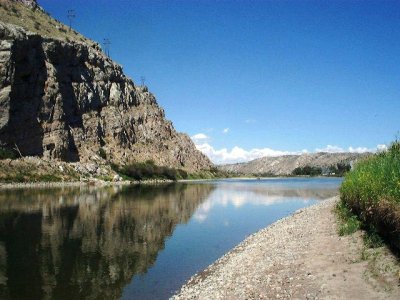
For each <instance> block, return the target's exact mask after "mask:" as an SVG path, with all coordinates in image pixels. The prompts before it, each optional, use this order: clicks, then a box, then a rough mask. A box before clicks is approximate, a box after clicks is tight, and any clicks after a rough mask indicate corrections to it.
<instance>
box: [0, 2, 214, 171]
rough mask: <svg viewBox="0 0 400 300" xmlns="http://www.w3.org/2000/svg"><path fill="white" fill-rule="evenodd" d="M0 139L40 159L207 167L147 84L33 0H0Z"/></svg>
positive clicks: (8, 146) (194, 168)
mask: <svg viewBox="0 0 400 300" xmlns="http://www.w3.org/2000/svg"><path fill="white" fill-rule="evenodd" d="M0 15H1V21H0V62H1V64H0V145H1V147H2V148H3V149H6V150H9V151H15V150H17V151H18V153H20V154H21V155H22V156H37V157H41V158H43V159H45V160H58V161H66V162H90V161H93V160H95V161H98V160H104V159H106V160H107V161H109V162H112V163H114V164H118V165H123V164H127V163H131V162H140V161H146V160H153V161H154V162H155V163H156V164H158V165H162V166H168V167H173V168H182V169H185V170H187V171H189V172H196V171H199V170H202V169H209V168H211V167H212V163H211V162H210V160H209V159H208V158H207V157H206V156H205V155H203V154H202V153H201V152H199V151H198V150H196V148H195V146H194V144H193V142H192V141H191V140H190V138H189V137H188V136H187V135H186V134H182V133H178V132H176V130H175V129H174V127H173V125H172V123H171V122H170V121H168V120H166V118H165V114H164V110H163V109H162V108H161V107H160V106H159V105H158V103H157V100H156V98H155V96H154V95H153V94H152V93H150V92H149V91H148V88H147V87H146V86H137V85H135V83H134V82H133V81H132V80H131V79H130V78H128V77H127V76H126V75H125V74H124V72H123V70H122V67H121V66H119V65H118V64H116V63H115V62H114V61H112V59H110V58H109V57H108V56H106V55H105V54H104V53H103V52H102V51H101V49H100V47H99V46H98V44H97V43H95V42H93V41H91V40H89V39H86V38H85V37H83V36H82V35H80V34H79V33H77V32H75V31H73V30H69V28H68V27H67V26H65V25H63V24H61V23H60V22H58V21H56V20H54V19H53V18H51V17H50V16H49V15H48V14H46V13H45V12H44V11H43V9H41V8H40V7H39V6H38V5H37V4H36V1H33V0H19V1H17V0H14V1H11V0H8V1H6V0H0Z"/></svg>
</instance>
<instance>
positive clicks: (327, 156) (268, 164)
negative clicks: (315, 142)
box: [218, 152, 370, 175]
mask: <svg viewBox="0 0 400 300" xmlns="http://www.w3.org/2000/svg"><path fill="white" fill-rule="evenodd" d="M367 155H370V153H363V154H360V153H325V152H320V153H312V154H302V155H283V156H277V157H262V158H259V159H255V160H252V161H249V162H246V163H238V164H229V165H223V166H219V167H218V168H220V169H221V170H223V171H227V172H232V173H237V174H270V175H290V174H292V172H293V170H294V169H295V168H298V167H302V168H304V167H306V166H310V167H319V168H322V169H328V168H329V167H330V166H336V164H338V163H345V164H353V163H355V162H356V161H357V160H358V159H360V158H362V157H366V156H367Z"/></svg>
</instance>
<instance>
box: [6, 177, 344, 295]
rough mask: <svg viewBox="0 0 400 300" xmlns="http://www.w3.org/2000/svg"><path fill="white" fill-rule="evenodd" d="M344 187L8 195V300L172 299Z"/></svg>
mask: <svg viewBox="0 0 400 300" xmlns="http://www.w3.org/2000/svg"><path fill="white" fill-rule="evenodd" d="M340 183H341V179H340V178H283V179H281V178H280V179H261V180H239V179H231V180H216V181H203V182H190V183H176V184H169V185H158V186H150V185H149V186H125V187H116V186H114V187H105V188H95V187H78V188H76V187H75V188H72V187H68V188H51V189H45V188H35V189H33V188H27V189H15V190H2V191H0V299H121V298H122V299H166V298H168V297H170V296H171V295H173V293H174V292H175V291H176V290H178V289H179V288H180V286H181V285H182V284H183V283H184V282H185V281H186V280H187V279H189V278H190V276H192V275H193V274H195V273H196V272H199V271H201V270H202V269H204V268H206V267H207V266H208V265H209V264H211V263H212V262H214V261H215V260H216V259H218V258H219V257H220V256H222V255H223V254H224V253H226V252H227V251H229V250H230V249H231V248H232V247H234V246H235V245H237V244H238V243H239V242H240V241H242V240H243V239H244V238H246V237H247V236H248V235H250V234H252V233H254V232H256V231H257V230H259V229H261V228H263V227H265V226H267V225H269V224H271V223H273V222H274V221H276V220H278V219H280V218H282V217H285V216H288V215H290V214H291V213H293V212H294V211H296V210H297V209H299V208H302V207H306V206H309V205H312V204H314V203H316V202H317V201H321V200H323V199H326V198H329V197H332V196H334V195H336V194H337V193H338V187H339V185H340Z"/></svg>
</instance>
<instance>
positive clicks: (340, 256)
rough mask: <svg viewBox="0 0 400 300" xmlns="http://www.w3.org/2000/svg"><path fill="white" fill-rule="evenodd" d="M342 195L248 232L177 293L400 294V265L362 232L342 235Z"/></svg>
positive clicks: (203, 296) (285, 296)
mask: <svg viewBox="0 0 400 300" xmlns="http://www.w3.org/2000/svg"><path fill="white" fill-rule="evenodd" d="M337 200H338V197H335V198H331V199H328V200H325V201H323V202H321V203H319V204H317V205H314V206H312V207H309V208H305V209H302V210H299V211H297V212H296V213H295V214H294V215H292V216H290V217H287V218H284V219H281V220H279V221H277V222H276V223H274V224H272V225H271V226H268V227H267V228H265V229H263V230H261V231H259V232H257V233H255V234H254V235H252V236H250V237H248V238H247V239H246V240H245V241H243V242H242V243H241V244H239V245H238V246H237V247H235V248H234V249H233V250H231V251H230V252H229V253H227V254H226V255H224V256H223V257H222V258H220V259H219V260H218V261H216V262H215V263H214V264H212V265H211V266H209V267H208V268H207V269H205V270H204V271H202V272H201V273H199V274H196V275H194V276H193V277H192V278H191V279H190V280H189V281H188V282H187V283H186V284H185V285H184V286H183V287H182V288H181V290H180V291H179V293H178V294H177V295H175V296H174V297H173V299H400V287H399V278H398V276H399V273H398V272H399V265H398V263H397V262H396V258H395V257H394V256H393V255H392V254H391V253H390V251H389V250H387V249H386V248H384V247H381V248H379V249H365V246H364V244H363V241H362V233H361V232H358V233H355V234H353V235H351V236H345V237H340V236H338V234H337V224H336V217H335V216H334V214H333V208H334V205H335V203H336V201H337Z"/></svg>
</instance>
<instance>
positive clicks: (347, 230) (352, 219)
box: [335, 201, 361, 236]
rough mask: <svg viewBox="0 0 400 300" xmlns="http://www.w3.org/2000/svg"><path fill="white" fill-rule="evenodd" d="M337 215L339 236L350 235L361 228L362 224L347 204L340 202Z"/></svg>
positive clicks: (336, 209)
mask: <svg viewBox="0 0 400 300" xmlns="http://www.w3.org/2000/svg"><path fill="white" fill-rule="evenodd" d="M335 212H336V215H337V216H338V217H339V221H340V224H339V235H341V236H342V235H348V234H352V233H354V232H356V231H357V230H359V229H360V228H361V222H360V221H359V220H358V218H357V216H355V215H354V214H353V213H352V212H351V210H350V209H349V208H348V207H347V205H346V204H345V203H343V202H342V201H340V202H339V203H338V204H337V205H336V207H335Z"/></svg>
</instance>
